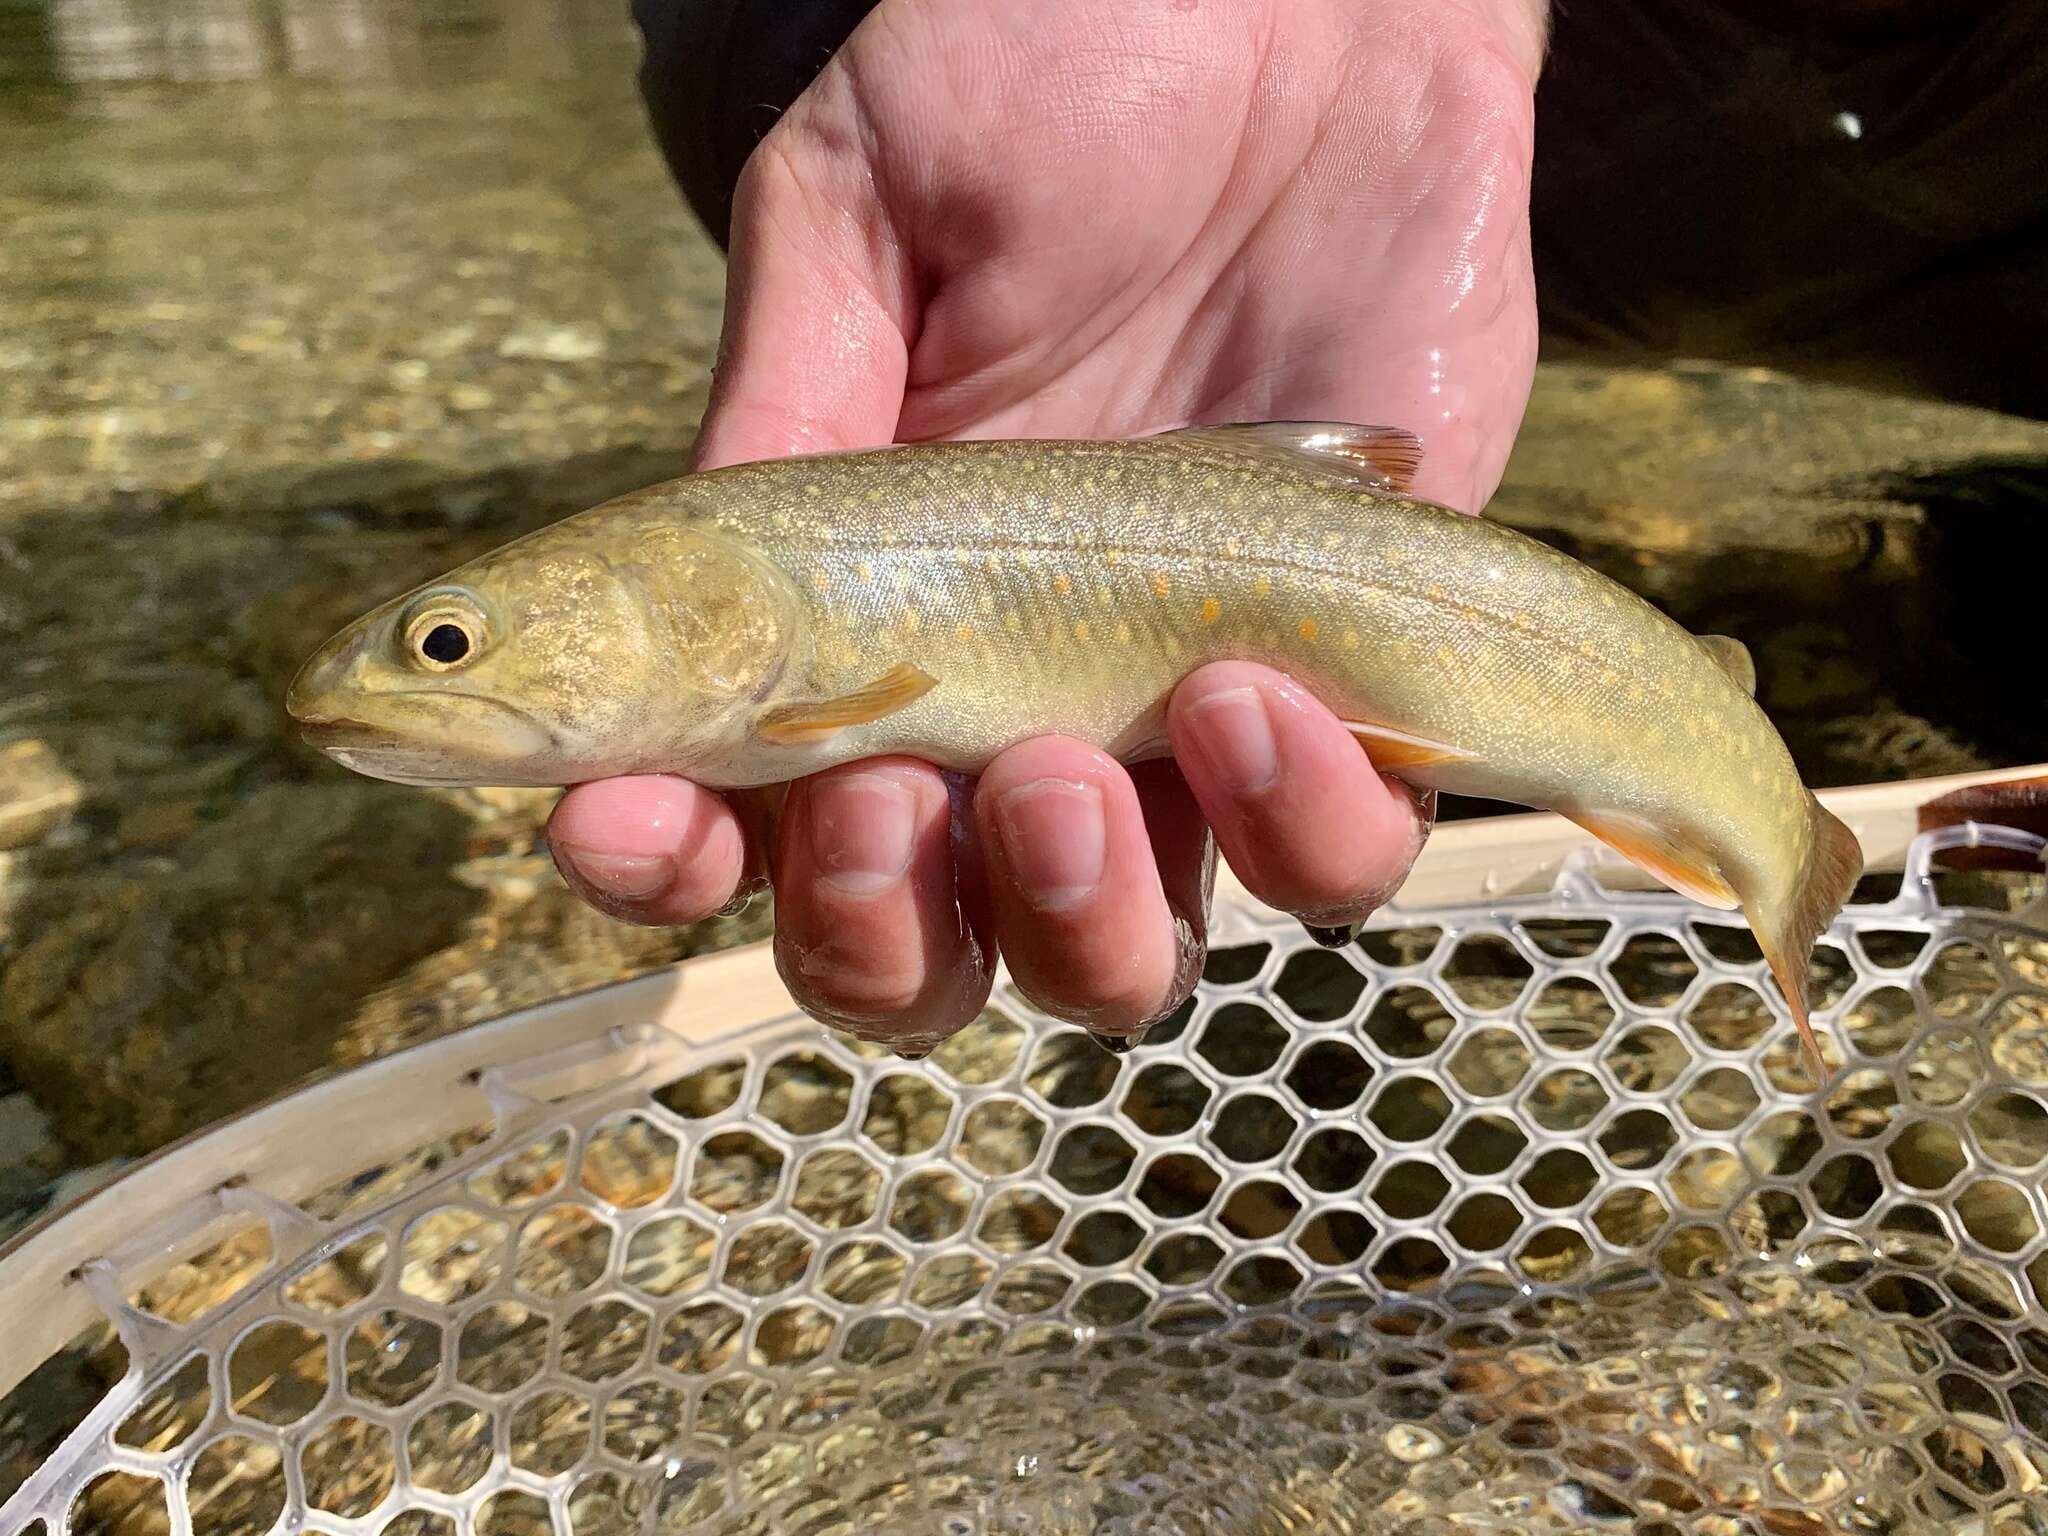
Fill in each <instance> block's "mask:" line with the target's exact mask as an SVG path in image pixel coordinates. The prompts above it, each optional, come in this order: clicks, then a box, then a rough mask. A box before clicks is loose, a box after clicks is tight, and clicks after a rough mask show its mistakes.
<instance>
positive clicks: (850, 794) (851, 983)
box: [775, 757, 995, 1055]
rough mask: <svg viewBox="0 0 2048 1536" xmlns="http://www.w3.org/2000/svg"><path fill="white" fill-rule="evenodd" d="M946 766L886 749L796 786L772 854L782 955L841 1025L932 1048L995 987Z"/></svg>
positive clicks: (799, 985) (908, 1046) (797, 987)
mask: <svg viewBox="0 0 2048 1536" xmlns="http://www.w3.org/2000/svg"><path fill="white" fill-rule="evenodd" d="M953 830H954V811H953V802H952V796H951V793H950V791H949V788H948V786H947V783H946V781H945V779H944V778H943V777H942V776H941V775H940V773H939V771H938V770H937V769H936V768H933V767H931V766H929V765H928V764H925V763H920V762H917V761H915V760H913V759H910V758H900V757H899V758H875V759H871V760H868V761H865V762H859V763H850V764H847V765H846V766H844V767H840V768H833V769H829V770H827V771H826V772H824V773H821V774H818V775H817V776H816V777H814V778H811V779H808V780H805V781H803V782H801V783H799V784H796V785H794V786H792V787H791V790H790V793H789V798H788V800H787V801H786V802H785V804H784V806H783V811H782V821H781V827H780V833H779V836H778V837H777V840H776V855H775V891H776V905H775V959H776V965H777V967H778V969H779V970H780V971H781V973H782V979H783V981H784V983H785V984H786V985H787V986H788V987H789V990H790V994H791V995H792V996H793V997H794V998H796V1000H797V1002H798V1003H799V1004H800V1005H801V1006H802V1007H803V1008H804V1009H805V1011H806V1012H808V1013H810V1014H812V1015H813V1016H814V1017H816V1018H819V1019H822V1020H823V1021H824V1022H826V1023H827V1024H830V1025H832V1026H833V1027H834V1028H837V1029H843V1030H846V1031H848V1032H849V1033H851V1034H854V1035H857V1036H859V1037H860V1038H862V1039H866V1040H880V1041H884V1042H887V1043H888V1044H891V1045H893V1046H895V1047H897V1049H898V1050H899V1051H900V1052H902V1053H904V1054H908V1055H923V1054H925V1053H926V1052H928V1051H930V1050H931V1049H932V1048H933V1047H934V1046H936V1045H937V1044H939V1042H940V1041H942V1040H944V1039H945V1038H946V1037H947V1036H949V1035H951V1034H953V1033H954V1032H955V1031H957V1030H958V1029H959V1028H960V1027H961V1026H962V1025H964V1024H966V1023H967V1022H968V1021H969V1020H970V1019H972V1018H974V1017H975V1015H976V1014H978V1013H980V1011H981V1009H982V1006H983V1005H984V1004H985V1003H986V1002H987V1001H988V994H989V987H990V985H991V983H992V981H993V977H994V963H995V956H994V950H993V946H992V945H990V944H988V943H987V942H986V937H985V933H984V934H977V933H976V931H975V924H974V922H973V921H972V918H971V915H970V913H969V912H968V911H966V910H963V905H962V901H961V897H960V892H959V889H958V884H957V881H956V878H955V871H954V859H953Z"/></svg>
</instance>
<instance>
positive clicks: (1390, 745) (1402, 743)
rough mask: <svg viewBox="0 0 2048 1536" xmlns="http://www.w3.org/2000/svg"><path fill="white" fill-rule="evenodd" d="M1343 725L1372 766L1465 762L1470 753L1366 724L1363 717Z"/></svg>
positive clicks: (1393, 768)
mask: <svg viewBox="0 0 2048 1536" xmlns="http://www.w3.org/2000/svg"><path fill="white" fill-rule="evenodd" d="M1344 729H1346V730H1347V731H1349V732H1350V733H1351V734H1352V735H1354V736H1356V737H1357V738H1358V744H1359V745H1360V746H1362V747H1364V748H1365V755H1366V756H1367V757H1369V758H1371V759H1372V765H1373V767H1375V768H1383V769H1385V770H1386V771H1387V772H1389V773H1391V772H1393V771H1394V770H1396V769H1399V768H1428V767H1431V766H1433V765H1435V764H1438V763H1469V762H1471V761H1473V754H1472V753H1470V752H1462V751H1460V750H1459V749H1458V748H1456V747H1450V746H1445V745H1444V744H1443V743H1442V742H1440V741H1431V740H1429V739H1428V738H1427V737H1424V736H1416V735H1412V734H1410V733H1409V732H1407V731H1397V730H1394V729H1393V728H1392V727H1390V726H1385V725H1370V724H1368V723H1366V722H1365V721H1363V720H1346V721H1345V722H1344Z"/></svg>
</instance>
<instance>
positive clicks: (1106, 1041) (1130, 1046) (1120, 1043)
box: [1088, 1029, 1145, 1056]
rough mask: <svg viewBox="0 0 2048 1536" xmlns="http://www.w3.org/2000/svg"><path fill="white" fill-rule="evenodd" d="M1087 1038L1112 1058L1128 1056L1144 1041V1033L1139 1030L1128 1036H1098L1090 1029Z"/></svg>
mask: <svg viewBox="0 0 2048 1536" xmlns="http://www.w3.org/2000/svg"><path fill="white" fill-rule="evenodd" d="M1088 1038H1089V1039H1090V1040H1093V1041H1094V1042H1095V1043H1096V1044H1097V1045H1099V1046H1101V1047H1102V1048H1103V1049H1104V1050H1105V1051H1107V1052H1109V1054H1110V1055H1112V1056H1128V1055H1130V1054H1131V1052H1133V1051H1135V1050H1136V1049H1137V1048H1138V1046H1139V1044H1140V1043H1141V1042H1142V1041H1143V1040H1144V1038H1145V1031H1143V1030H1142V1029H1141V1030H1138V1031H1137V1032H1136V1033H1134V1034H1129V1035H1098V1034H1097V1033H1096V1032H1095V1031H1094V1030H1092V1029H1091V1030H1089V1031H1088Z"/></svg>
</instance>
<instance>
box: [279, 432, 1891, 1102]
mask: <svg viewBox="0 0 2048 1536" xmlns="http://www.w3.org/2000/svg"><path fill="white" fill-rule="evenodd" d="M1421 454H1422V445H1421V443H1420V441H1419V440H1418V439H1417V438H1416V437H1415V436H1414V435H1413V434H1411V433H1409V432H1406V431H1404V430H1401V429H1400V428H1396V427H1375V426H1365V425H1359V424H1352V423H1343V422H1248V423H1241V424H1233V425H1221V426H1201V427H1189V428H1182V429H1178V430H1175V431H1171V432H1162V433H1157V434H1153V435H1150V436H1145V437H1134V438H1125V439H1114V440H1103V441H1093V440H1077V441H1056V440H1043V439H1018V440H1007V441H972V442H936V443H922V444H904V445H894V446H889V447H883V448H876V449H868V450H861V451H855V452H841V453H822V454H812V455H806V456H800V457H795V458H784V459H775V460H769V461H763V462H757V463H750V464H742V465H736V466H733V467H730V468H723V469H718V470H712V471H704V472H698V473H693V474H688V475H684V476H682V477H681V478H679V479H675V480H672V481H669V482H667V483H665V484H661V485H657V486H652V487H649V488H647V489H644V490H641V491H636V492H633V493H631V494H628V495H625V496H622V497H619V498H617V499H615V500H612V501H609V502H606V503H604V504H603V505H601V506H597V507H593V508H591V509H590V510H588V511H584V512H580V513H578V514H576V515H574V516H572V517H568V518H566V519H564V520H562V521H560V522H557V523H554V524H552V525H550V526H548V527H544V528H541V529H539V530H537V531H535V532H533V533H530V534H527V535H526V536H524V537H522V538H519V539H516V540H514V541H512V542H510V543H508V544H506V545H504V546H502V547H500V548H498V549H496V550H493V551H491V552H489V553H487V554H484V555H483V556H481V557H480V558H477V559H475V560H472V561H470V562H469V563H467V564H465V565H462V566H460V567H459V568H457V569H456V570H454V571H451V572H450V573H448V574H447V575H445V576H443V577H441V578H440V579H439V580H436V581H433V582H429V583H427V584H426V585H424V586H422V587H419V588H416V589H414V590H413V591H411V592H408V593H405V594H404V595H402V596H399V597H396V598H394V599H392V600H391V601H389V602H387V603H385V604H383V605H382V606H380V607H378V608H376V609H374V610H373V611H371V612H370V613H368V614H366V615H365V616H363V617H362V618H360V619H359V620H357V621H356V622H355V623H354V624H352V625H350V626H348V627H347V628H346V629H344V630H343V631H342V632H341V633H339V634H338V635H336V636H335V637H334V638H332V639H331V640H329V641H328V642H327V643H326V644H325V645H323V646H322V647H321V648H320V649H319V650H318V651H317V652H316V653H315V654H314V655H313V656H312V657H311V659H310V660H308V662H307V663H306V665H305V667H304V668H303V669H302V671H301V672H300V673H299V675H298V676H297V677H296V678H295V679H294V681H293V683H292V684H291V687H290V691H289V694H288V696H287V700H286V703H287V709H288V711H289V713H290V714H291V715H292V716H293V717H294V718H295V719H296V720H297V721H298V723H299V725H300V727H301V731H302V734H303V735H304V737H305V739H306V740H307V741H308V742H310V743H311V744H312V745H314V746H316V747H318V748H320V749H321V750H323V751H325V752H326V753H328V754H329V755H330V756H332V757H333V758H334V759H335V760H336V761H338V762H340V763H342V764H343V765H345V766H346V767H348V768H350V769H353V770H355V771H356V772H359V773H362V774H366V775H369V776H371V777H374V778H380V779H386V780H391V781H394V782H397V783H401V784H413V785H442V786H509V787H517V786H548V787H559V786H567V785H573V784H577V783H582V782H585V781H588V780H592V779H599V778H608V777H612V776H615V775H619V774H634V773H674V774H680V775H684V776H686V777H688V778H690V779H692V780H694V781H696V782H698V783H700V784H703V785H705V786H706V787H708V788H711V789H715V790H740V789H750V788H757V787H761V786H767V785H774V784H780V783H784V782H787V781H789V780H792V779H796V778H799V777H802V776H804V775H808V774H812V773H816V772H818V771H820V770H822V769H825V768H828V767H831V766H833V765H835V764H839V763H844V762H848V761H851V760H854V759H857V758H864V757H870V756H876V755H881V754H903V755H908V756H911V757H916V758H922V759H924V760H926V761H928V762H930V763H933V764H934V765H936V766H938V767H940V768H942V769H947V770H953V771H957V772H962V773H968V774H972V773H974V772H976V771H978V770H979V769H981V768H982V767H984V766H985V765H986V764H987V763H988V762H989V761H990V760H991V759H992V758H994V757H995V756H996V755H997V754H998V753H999V752H1001V751H1002V750H1003V749H1004V748H1006V747H1008V746H1010V745H1012V744H1014V743H1016V742H1019V741H1022V740H1025V739H1027V738H1030V737H1034V736H1040V735H1046V734H1063V735H1068V736H1073V737H1078V738H1080V739H1081V740H1083V741H1086V742H1088V743H1090V744H1092V745H1094V746H1097V747H1099V748H1101V749H1103V750H1104V751H1106V752H1108V753H1109V754H1111V755H1112V756H1114V757H1115V758H1117V759H1118V760H1119V761H1122V762H1124V763H1136V762H1141V761H1144V760H1146V759H1147V758H1152V757H1159V756H1164V755H1166V754H1167V752H1168V750H1169V748H1168V745H1167V735H1166V726H1165V717H1166V703H1167V700H1168V698H1169V696H1170V695H1171V693H1172V691H1173V689H1174V688H1175V686H1176V685H1177V684H1178V683H1179V682H1180V680H1181V679H1182V678H1183V677H1185V676H1186V675H1187V674H1188V673H1189V672H1191V671H1193V670H1195V669H1196V668H1198V667H1200V666H1202V665H1204V664H1206V663H1209V662H1212V661H1218V660H1224V659H1235V660H1241V661H1252V662H1259V663H1263V664H1265V665H1267V666H1270V667H1273V668H1276V669H1278V670H1280V671H1281V672H1283V673H1285V674H1287V675H1288V676H1290V677H1291V678H1293V679H1294V680H1295V681H1296V682H1298V683H1299V684H1300V685H1301V686H1302V687H1304V688H1305V689H1307V690H1308V691H1309V692H1311V693H1312V694H1314V695H1315V696H1316V697H1318V698H1319V699H1321V700H1322V701H1323V702H1324V703H1325V704H1326V705H1327V706H1328V707H1329V708H1330V709H1331V710H1332V711H1333V712H1334V713H1335V714H1336V715H1337V716H1338V717H1339V718H1341V719H1342V720H1343V721H1344V722H1345V724H1346V726H1347V727H1348V728H1349V729H1350V730H1351V731H1352V732H1353V734H1354V735H1355V736H1356V737H1357V738H1358V740H1359V741H1360V743H1361V744H1362V745H1363V747H1364V749H1365V751H1366V753H1367V754H1368V756H1369V758H1370V760H1371V761H1372V763H1373V764H1374V766H1375V767H1377V768H1379V769H1381V770H1383V771H1385V772H1388V773H1390V774H1393V775H1394V776H1396V777H1398V778H1401V779H1404V780H1405V781H1407V782H1408V783H1410V784H1412V785H1414V786H1415V787H1416V788H1418V789H1422V790H1442V791H1446V792H1449V793H1452V794H1461V795H1471V796H1478V797H1482V798H1486V799H1492V800H1502V801H1508V802H1512V803H1516V804H1520V805H1525V806H1529V807H1532V808H1535V809H1539V810H1548V811H1554V812H1557V813H1559V814H1561V815H1563V816H1566V817H1568V818H1570V819H1571V820H1572V821H1574V822H1576V823H1577V824H1578V825H1579V826H1580V827H1582V828H1584V829H1585V830H1586V831H1587V832H1589V833H1590V834H1592V836H1594V837H1595V838H1597V839H1599V840H1600V841H1601V842H1603V843H1605V844H1606V845H1608V846H1609V847H1611V848H1613V849H1614V850H1616V851H1617V852H1619V853H1620V854H1621V855H1623V856H1624V857H1626V858H1627V859H1629V860H1631V861H1632V862H1633V863H1635V864H1636V865H1638V866H1639V867H1641V868H1642V869H1644V870H1645V871H1647V872H1648V873H1649V874H1651V875H1653V876H1654V877H1656V878H1657V879H1658V880H1659V881H1661V882H1662V883H1663V884H1665V885H1667V886H1669V887H1670V888H1672V889H1673V890H1675V891H1678V892H1680V893H1682V894H1684V895H1686V896H1688V897H1690V898H1692V899H1693V900H1695V901H1697V902H1700V903H1702V904H1704V905H1705V906H1707V907H1709V908H1713V909H1716V910H1721V911H1734V910H1737V909H1738V908H1739V909H1740V910H1741V912H1742V914H1743V916H1744V918H1745V920H1746V921H1747V922H1748V924H1749V926H1750V928H1751V930H1752V931H1753V932H1754V934H1755V935H1756V939H1757V942H1758V945H1759V946H1760V948H1761V950H1762V952H1763V956H1764V958H1765V961H1766V963H1767V965H1768V968H1769V970H1770V972H1771V974H1772V975H1773V976H1774V977H1775V978H1776V980H1777V983H1778V986H1779V989H1780V990H1781V992H1782V993H1783V996H1784V999H1785V1002H1786V1005H1787V1008H1788V1010H1789V1012H1790V1015H1791V1017H1792V1019H1793V1021H1794V1023H1795V1024H1796V1026H1797V1028H1798V1032H1799V1036H1800V1038H1801V1040H1802V1042H1803V1043H1804V1045H1805V1047H1806V1049H1807V1052H1808V1053H1809V1056H1810V1057H1811V1059H1812V1060H1813V1062H1814V1063H1815V1065H1816V1067H1818V1066H1819V1064H1820V1061H1821V1057H1820V1051H1819V1042H1818V1039H1817V1037H1816V1036H1815V1034H1814V1031H1813V1026H1812V1023H1811V1020H1810V1016H1809V1015H1810V1010H1809V1000H1808V993H1807V981H1808V966H1809V962H1810V958H1811V952H1812V947H1813V945H1814V943H1815V941H1816V940H1817V938H1818V937H1819V936H1820V934H1821V933H1822V932H1823V931H1824V930H1825V929H1826V928H1827V927H1828V926H1829V925H1830V924H1831V923H1832V922H1833V921H1834V919H1835V917H1836V916H1837V915H1838V914H1839V912H1840V910H1841V908H1842V906H1843V905H1844V904H1845V903H1846V901H1847V900H1848V898H1849V895H1850V893H1851V891H1852V890H1853V888H1854V886H1855V883H1856V881H1857V879H1858V878H1859V877H1860V875H1861V873H1862V867H1863V865H1862V852H1861V849H1860V847H1859V845H1858V843H1857V841H1856V838H1855V836H1854V835H1853V834H1852V833H1851V832H1850V831H1849V829H1848V828H1847V827H1845V826H1844V825H1843V824H1842V823H1841V822H1840V821H1839V820H1837V819H1836V818H1835V817H1834V816H1833V815H1831V814H1830V813H1829V812H1828V811H1827V810H1826V809H1825V808H1824V807H1823V806H1822V805H1821V804H1820V802H1819V801H1818V800H1817V799H1816V798H1815V797H1814V795H1813V794H1812V793H1811V791H1810V790H1809V789H1808V788H1807V787H1806V785H1805V784H1804V783H1803V782H1802V780H1801V777H1800V774H1799V771H1798V769H1797V767H1796V765H1795V764H1794V762H1793V760H1792V756H1791V753H1790V752H1789V750H1788V749H1787V748H1786V746H1785V743H1784V741H1783V740H1782V738H1781V737H1780V736H1779V734H1778V732H1777V731H1776V729H1775V728H1774V727H1773V726H1772V724H1771V721H1770V719H1769V718H1768V716H1767V715H1766V714H1765V713H1764V711H1763V710H1762V709H1761V708H1760V707H1759V706H1758V704H1757V702H1756V699H1755V697H1754V694H1755V688H1756V674H1755V669H1754V667H1753V666H1752V664H1751V662H1750V658H1749V655H1748V653H1747V651H1745V650H1744V649H1743V647H1742V646H1741V645H1740V644H1739V643H1738V642H1736V641H1734V640H1731V639H1728V638H1726V637H1721V636H1714V635H1704V636H1696V635H1694V634H1692V633H1690V632H1689V631H1687V630H1686V629H1684V628H1682V627H1681V626H1679V625H1678V624H1677V623H1675V622H1674V621H1673V620H1671V619H1670V618H1669V617H1667V616H1666V615H1665V614H1664V613H1663V612H1662V611H1660V610H1659V609H1657V608H1656V607H1655V606H1653V605H1652V604H1650V603H1649V602H1647V601H1645V600H1644V599H1642V598H1641V597H1639V596H1637V595H1636V594H1635V593H1633V592H1631V591H1629V590H1628V589H1627V588H1626V587H1624V586H1622V585H1620V584H1619V583H1617V582H1615V581H1613V580H1611V579H1609V578H1608V577H1606V576H1604V575H1602V574H1600V573H1599V572H1597V571H1595V570H1593V569H1592V568H1590V567H1589V566H1587V565H1585V564H1583V563H1582V562H1580V561H1577V560H1575V559H1572V558H1571V557H1570V556H1569V555H1567V554H1565V553H1563V552H1562V551H1559V550H1556V549H1553V548H1552V547H1550V546H1549V545H1546V544H1544V543H1542V542H1540V541H1538V540H1536V539H1532V538H1530V537H1528V536H1526V535H1524V534H1522V533H1519V532H1517V531H1515V530H1514V529H1511V528H1508V527H1506V526H1504V525H1502V524H1500V523H1498V522H1494V521H1489V520H1487V519H1484V518H1478V517H1472V516H1468V515H1465V514H1463V513H1460V512H1456V511H1453V510H1451V509H1449V508H1446V507H1442V506H1438V505H1436V504H1434V503H1431V502H1429V501H1426V500H1424V499H1421V498H1419V497H1417V496H1416V495H1415V494H1414V493H1413V489H1412V487H1413V482H1414V476H1415V472H1416V469H1417V467H1418V466H1419V464H1420V462H1421Z"/></svg>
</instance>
